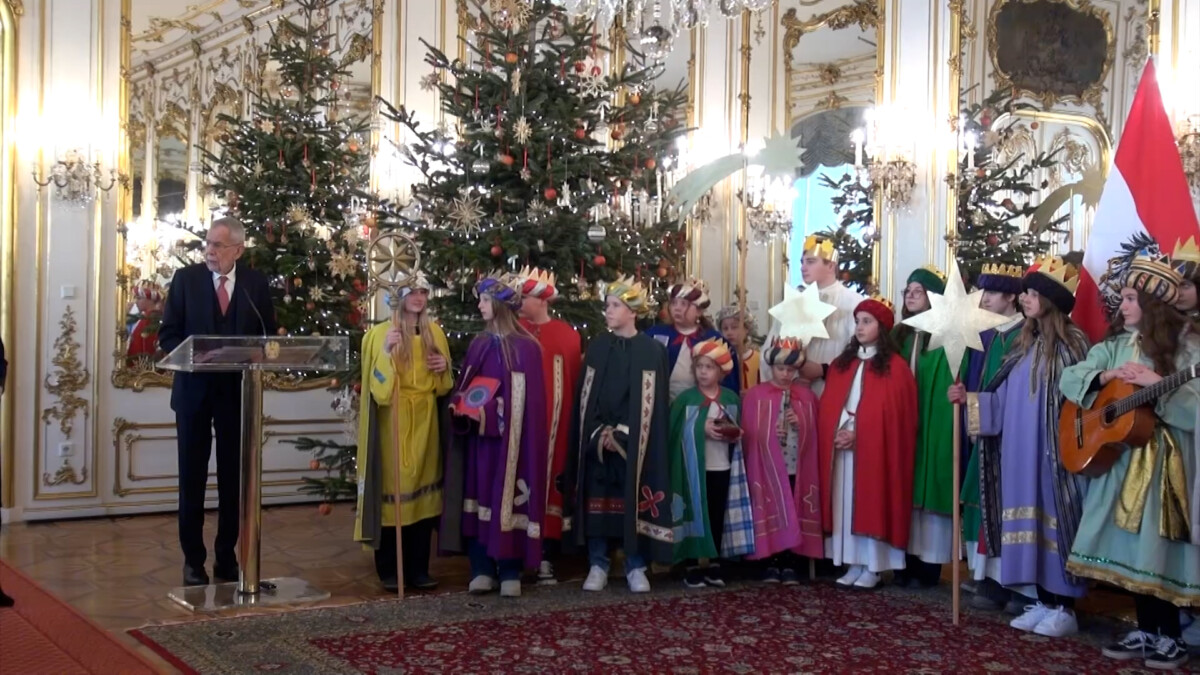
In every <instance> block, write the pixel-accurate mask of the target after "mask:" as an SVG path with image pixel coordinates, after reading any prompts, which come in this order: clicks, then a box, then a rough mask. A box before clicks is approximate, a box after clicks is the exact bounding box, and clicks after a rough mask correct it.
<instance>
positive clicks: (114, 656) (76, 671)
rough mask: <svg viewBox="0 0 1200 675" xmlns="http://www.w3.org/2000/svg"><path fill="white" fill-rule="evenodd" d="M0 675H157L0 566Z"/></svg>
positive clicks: (99, 631)
mask: <svg viewBox="0 0 1200 675" xmlns="http://www.w3.org/2000/svg"><path fill="white" fill-rule="evenodd" d="M0 586H3V587H4V592H5V593H7V594H8V595H10V596H12V597H13V598H14V599H15V600H16V601H17V604H16V606H15V607H10V608H7V609H0V675H41V674H42V673H46V674H47V675H49V674H53V675H93V674H95V675H100V674H103V675H153V674H154V673H157V672H158V671H157V670H156V669H155V668H154V667H153V666H151V665H150V664H149V663H148V662H147V661H145V660H143V659H142V657H141V656H139V655H137V654H136V653H134V652H133V651H131V650H130V649H129V648H128V647H126V646H124V645H123V644H121V643H120V642H119V641H118V640H117V639H116V638H115V637H113V636H112V635H110V634H109V633H108V632H107V631H105V630H104V629H103V628H101V627H100V626H97V625H96V624H94V623H92V622H91V621H90V620H89V619H87V618H86V617H84V616H83V615H82V614H80V613H78V612H76V611H75V610H74V609H72V608H71V607H70V606H68V605H66V604H64V603H63V602H62V601H60V600H59V599H58V598H56V597H54V596H53V595H51V594H50V593H47V592H46V591H44V590H42V589H41V588H40V587H38V585H37V584H35V583H34V582H33V580H31V579H30V578H29V577H27V576H25V575H24V574H21V573H20V572H19V571H17V570H15V569H13V568H11V567H9V566H8V565H6V564H5V563H4V561H2V560H0Z"/></svg>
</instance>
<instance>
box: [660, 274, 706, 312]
mask: <svg viewBox="0 0 1200 675" xmlns="http://www.w3.org/2000/svg"><path fill="white" fill-rule="evenodd" d="M667 294H668V295H669V296H670V298H671V299H672V300H675V299H676V298H683V299H684V300H687V301H688V302H690V303H692V304H693V305H695V306H697V307H699V308H700V310H701V311H703V310H706V309H708V306H709V305H710V304H712V300H711V299H709V297H708V284H706V283H704V282H703V281H701V280H699V279H697V278H696V277H688V279H687V280H686V281H683V282H680V283H677V284H675V285H674V286H671V288H670V289H669V290H668V291H667Z"/></svg>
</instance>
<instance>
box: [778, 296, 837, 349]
mask: <svg viewBox="0 0 1200 675" xmlns="http://www.w3.org/2000/svg"><path fill="white" fill-rule="evenodd" d="M836 311H837V307H835V306H833V305H831V304H829V303H827V302H823V301H822V300H821V293H820V291H818V290H817V285H816V284H811V285H809V286H808V287H806V288H805V289H804V292H803V293H802V292H800V291H797V290H796V289H795V288H792V287H791V286H785V287H784V289H783V302H781V303H779V304H778V305H775V306H774V307H772V308H771V309H769V310H767V313H768V314H770V315H771V317H772V318H774V319H775V320H776V321H778V322H779V336H780V337H789V338H798V339H799V340H801V341H802V342H803V343H804V344H805V345H807V344H808V342H809V340H812V339H813V338H828V337H829V331H827V330H825V319H826V318H827V317H828V316H829V315H830V314H833V313H834V312H836Z"/></svg>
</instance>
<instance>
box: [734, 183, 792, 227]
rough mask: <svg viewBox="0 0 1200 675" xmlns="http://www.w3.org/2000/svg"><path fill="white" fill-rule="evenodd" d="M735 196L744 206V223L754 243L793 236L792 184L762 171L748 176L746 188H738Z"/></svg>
mask: <svg viewBox="0 0 1200 675" xmlns="http://www.w3.org/2000/svg"><path fill="white" fill-rule="evenodd" d="M738 199H739V200H741V202H742V206H743V207H745V209H746V224H747V225H749V226H750V231H751V233H752V234H751V237H752V239H753V241H754V243H756V244H769V243H770V242H772V241H781V240H786V239H788V238H790V237H791V236H792V202H794V201H795V200H796V188H795V186H794V185H789V184H788V183H787V181H786V180H784V179H782V178H775V177H772V176H767V175H765V174H762V173H759V174H757V175H749V176H747V177H746V187H745V188H744V189H742V190H738Z"/></svg>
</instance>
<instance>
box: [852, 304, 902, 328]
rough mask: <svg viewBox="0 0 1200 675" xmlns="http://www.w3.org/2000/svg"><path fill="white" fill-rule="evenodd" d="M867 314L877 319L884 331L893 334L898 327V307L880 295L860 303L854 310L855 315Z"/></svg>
mask: <svg viewBox="0 0 1200 675" xmlns="http://www.w3.org/2000/svg"><path fill="white" fill-rule="evenodd" d="M859 312H866V313H867V314H870V315H871V316H873V317H875V320H876V321H878V322H879V324H880V325H881V326H882V327H883V330H885V331H887V332H889V333H890V332H891V330H892V328H895V326H896V306H895V305H893V304H892V301H891V300H888V299H887V298H885V297H882V296H880V295H872V296H871V297H869V298H867V299H866V300H863V301H862V302H860V303H858V306H856V307H855V308H854V314H856V315H857V314H858V313H859Z"/></svg>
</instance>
